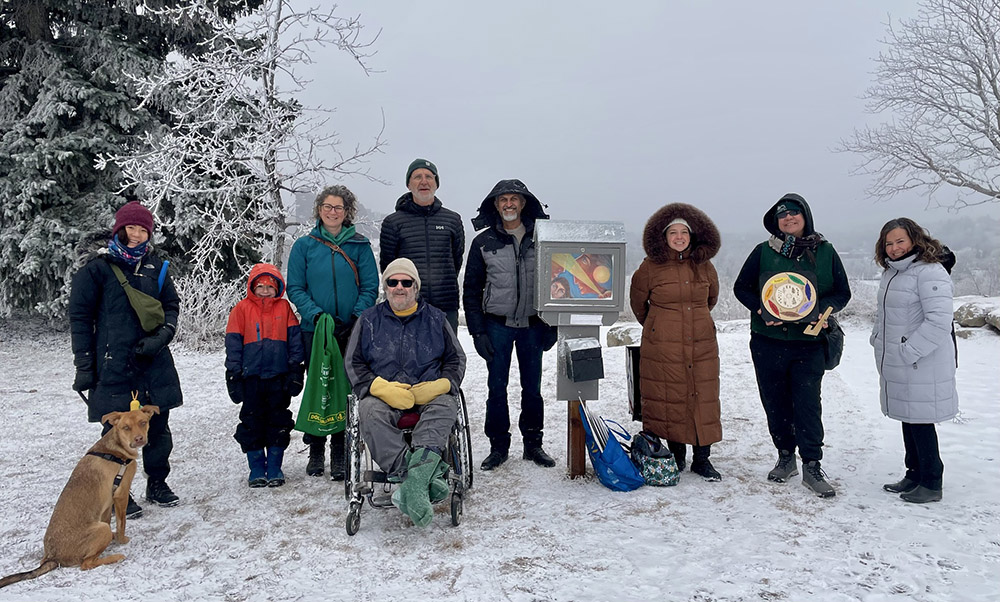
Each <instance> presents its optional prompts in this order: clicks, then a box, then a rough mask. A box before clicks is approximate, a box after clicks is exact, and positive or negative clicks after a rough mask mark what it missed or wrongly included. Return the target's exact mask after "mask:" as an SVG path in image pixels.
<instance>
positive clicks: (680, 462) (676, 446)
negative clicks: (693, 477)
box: [667, 439, 687, 472]
mask: <svg viewBox="0 0 1000 602" xmlns="http://www.w3.org/2000/svg"><path fill="white" fill-rule="evenodd" d="M667 449H669V450H670V453H672V454H673V455H674V460H676V461H677V471H678V472H684V467H686V466H687V460H686V457H687V445H685V444H683V443H679V442H677V441H671V440H669V439H667Z"/></svg>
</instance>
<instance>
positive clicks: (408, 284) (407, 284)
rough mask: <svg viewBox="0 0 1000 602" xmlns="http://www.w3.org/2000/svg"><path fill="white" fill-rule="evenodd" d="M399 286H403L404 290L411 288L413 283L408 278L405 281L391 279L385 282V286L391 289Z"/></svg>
mask: <svg viewBox="0 0 1000 602" xmlns="http://www.w3.org/2000/svg"><path fill="white" fill-rule="evenodd" d="M397 284H402V285H403V288H410V287H411V286H413V281H412V280H409V279H407V278H403V279H397V278H389V279H388V280H386V281H385V285H386V286H388V287H389V288H396V285H397Z"/></svg>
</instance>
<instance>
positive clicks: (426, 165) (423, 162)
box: [406, 159, 441, 188]
mask: <svg viewBox="0 0 1000 602" xmlns="http://www.w3.org/2000/svg"><path fill="white" fill-rule="evenodd" d="M418 169H429V170H430V171H431V173H432V174H434V182H435V183H437V186H438V188H440V187H441V178H439V177H438V168H437V166H436V165H434V164H433V163H431V162H430V161H428V160H427V159H414V160H413V163H410V166H409V167H408V168H407V169H406V185H407V186H409V185H410V176H412V175H413V172H415V171H417V170H418Z"/></svg>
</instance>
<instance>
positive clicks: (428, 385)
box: [410, 378, 451, 406]
mask: <svg viewBox="0 0 1000 602" xmlns="http://www.w3.org/2000/svg"><path fill="white" fill-rule="evenodd" d="M410 391H412V392H413V400H414V401H415V402H416V404H417V405H418V406H422V405H424V404H425V403H430V402H432V401H434V398H435V397H437V396H438V395H444V394H445V393H447V392H448V391H451V381H450V380H448V379H447V378H439V379H437V380H429V381H427V382H422V383H417V384H415V385H413V386H412V387H410Z"/></svg>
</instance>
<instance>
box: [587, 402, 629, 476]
mask: <svg viewBox="0 0 1000 602" xmlns="http://www.w3.org/2000/svg"><path fill="white" fill-rule="evenodd" d="M580 417H581V418H582V419H583V429H584V432H585V434H586V439H587V453H588V454H589V455H590V463H591V464H592V465H593V467H594V472H595V473H596V474H597V478H598V479H599V480H600V481H601V484H603V485H604V486H605V487H607V488H608V489H611V490H613V491H632V490H633V489H638V488H639V487H642V486H643V485H644V484H645V481H644V480H643V478H642V474H641V473H640V472H639V470H638V469H637V468H636V467H635V464H633V463H632V459H631V458H629V456H628V454H627V453H626V452H625V450H624V449H622V446H621V442H620V441H619V440H618V437H619V436H621V437H624V441H629V440H630V439H631V437H629V434H628V433H627V432H626V431H625V429H624V428H623V427H622V426H621V425H620V424H618V423H617V422H611V421H609V420H605V419H604V418H601V417H600V416H594V415H593V414H591V413H590V410H588V409H587V404H586V403H581V404H580ZM611 424H614V425H615V426H617V427H618V428H619V429H620V432H619V431H616V430H614V429H612V428H610V425H611Z"/></svg>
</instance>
